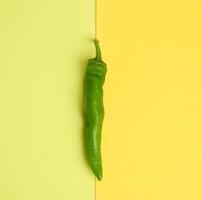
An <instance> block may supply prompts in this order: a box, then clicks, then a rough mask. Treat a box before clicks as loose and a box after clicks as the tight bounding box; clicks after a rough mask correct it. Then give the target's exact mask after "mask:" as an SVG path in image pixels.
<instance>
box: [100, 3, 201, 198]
mask: <svg viewBox="0 0 202 200" xmlns="http://www.w3.org/2000/svg"><path fill="white" fill-rule="evenodd" d="M98 36H99V39H100V42H101V44H102V50H103V58H104V59H105V61H106V62H107V64H108V74H107V79H106V84H105V107H106V115H105V121H104V127H103V136H102V137H103V140H102V143H103V146H102V150H103V164H104V179H103V181H102V182H101V183H98V182H97V200H112V199H116V200H201V199H202V189H201V186H202V1H200V0H170V1H162V0H153V1H151V0H143V1H134V0H126V1H109V0H101V1H98Z"/></svg>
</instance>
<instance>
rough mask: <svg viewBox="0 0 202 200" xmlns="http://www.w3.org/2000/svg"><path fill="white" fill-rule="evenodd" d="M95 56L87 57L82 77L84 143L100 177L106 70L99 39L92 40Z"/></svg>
mask: <svg viewBox="0 0 202 200" xmlns="http://www.w3.org/2000/svg"><path fill="white" fill-rule="evenodd" d="M94 44H95V48H96V57H95V58H92V59H89V60H88V64H87V68H86V71H85V77H84V143H85V150H86V156H87V160H88V163H89V165H90V168H91V169H92V171H93V173H94V174H95V176H96V177H97V179H98V180H101V179H102V158H101V131H102V124H103V118H104V106H103V84H104V81H105V74H106V72H107V67H106V64H105V63H104V62H103V61H102V57H101V50H100V46H99V41H98V40H96V39H95V40H94Z"/></svg>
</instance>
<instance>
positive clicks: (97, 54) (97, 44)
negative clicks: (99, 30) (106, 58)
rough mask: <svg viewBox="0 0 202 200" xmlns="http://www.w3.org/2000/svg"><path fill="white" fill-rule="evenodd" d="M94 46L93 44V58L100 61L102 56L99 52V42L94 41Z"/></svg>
mask: <svg viewBox="0 0 202 200" xmlns="http://www.w3.org/2000/svg"><path fill="white" fill-rule="evenodd" d="M94 44H95V49H96V57H95V58H96V59H97V60H102V54H101V50H100V45H99V41H98V40H97V39H95V40H94Z"/></svg>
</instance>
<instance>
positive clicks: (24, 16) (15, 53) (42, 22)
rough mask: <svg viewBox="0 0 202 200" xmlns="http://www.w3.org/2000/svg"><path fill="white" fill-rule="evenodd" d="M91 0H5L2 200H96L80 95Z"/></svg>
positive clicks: (0, 77)
mask: <svg viewBox="0 0 202 200" xmlns="http://www.w3.org/2000/svg"><path fill="white" fill-rule="evenodd" d="M94 11H95V10H94V0H78V1H74V0H71V1H68V0H34V1H32V0H17V1H16V0H0V199H1V200H94V199H95V178H94V176H93V174H92V173H91V171H90V169H89V167H88V165H87V163H86V161H85V159H84V155H83V137H82V118H81V99H82V89H83V72H84V69H85V64H86V59H87V58H89V57H91V56H93V55H94V47H93V44H92V41H90V38H91V39H92V38H93V37H94V30H95V27H94V21H95V16H94Z"/></svg>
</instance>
